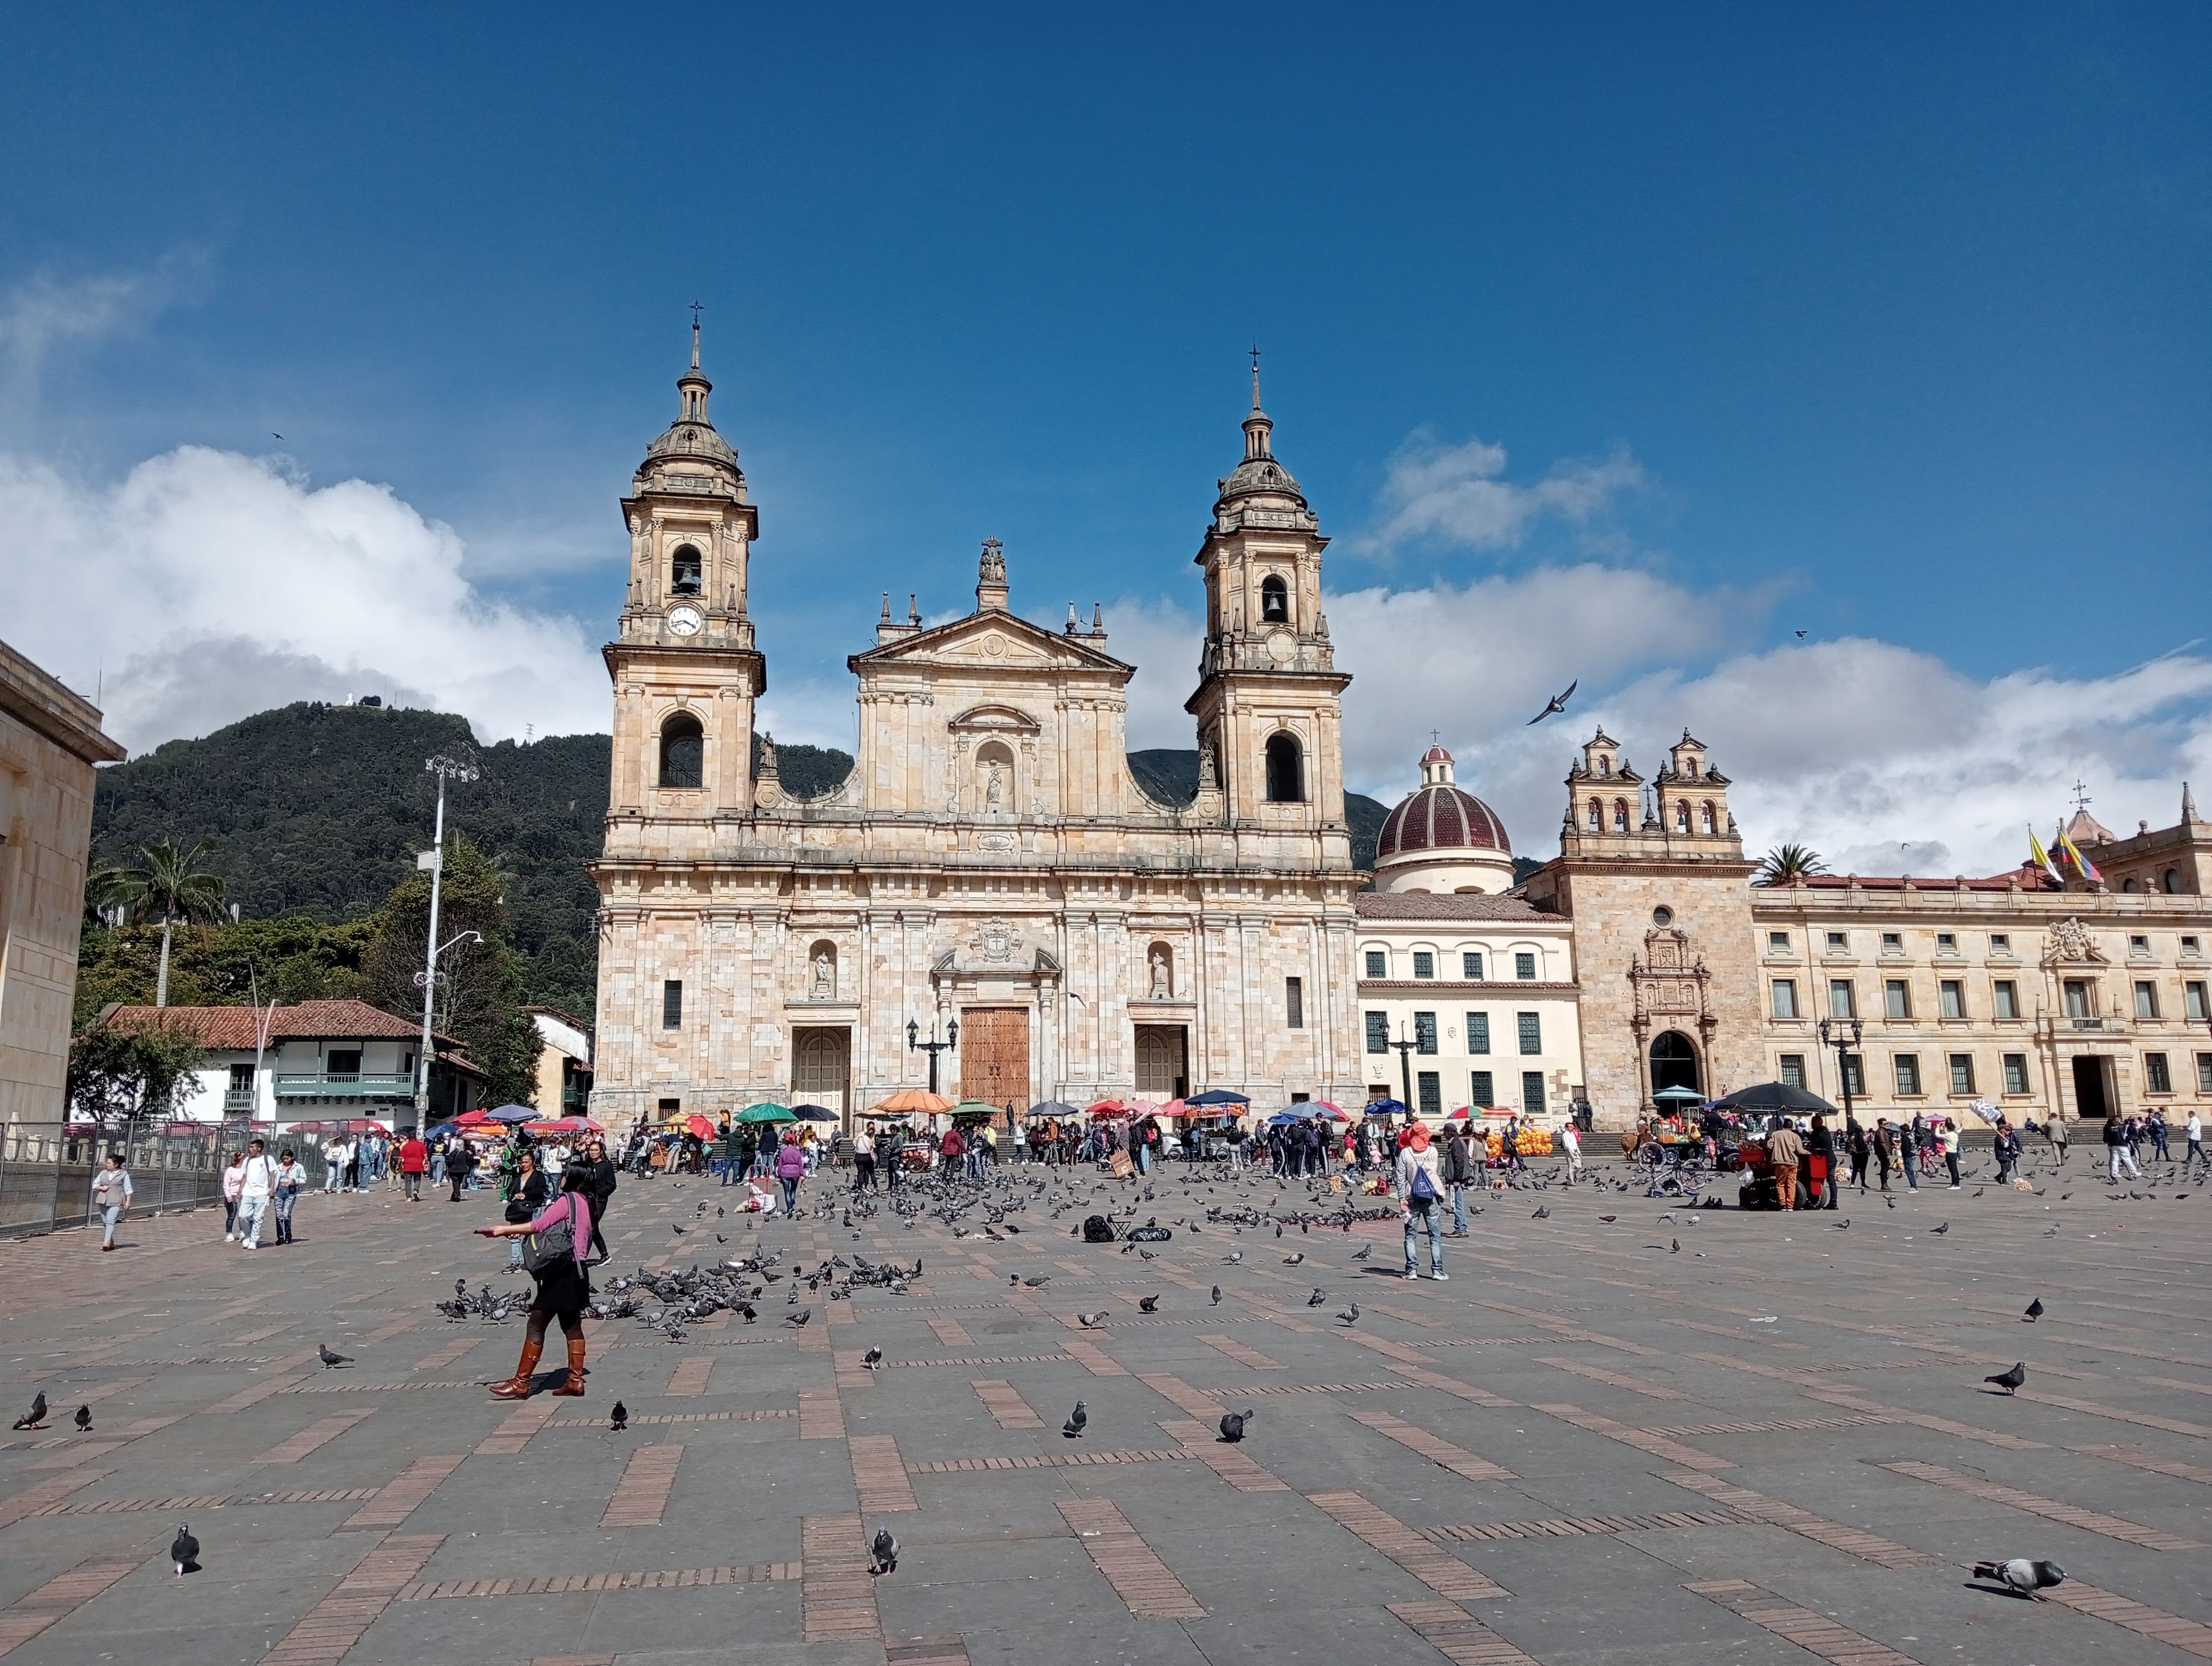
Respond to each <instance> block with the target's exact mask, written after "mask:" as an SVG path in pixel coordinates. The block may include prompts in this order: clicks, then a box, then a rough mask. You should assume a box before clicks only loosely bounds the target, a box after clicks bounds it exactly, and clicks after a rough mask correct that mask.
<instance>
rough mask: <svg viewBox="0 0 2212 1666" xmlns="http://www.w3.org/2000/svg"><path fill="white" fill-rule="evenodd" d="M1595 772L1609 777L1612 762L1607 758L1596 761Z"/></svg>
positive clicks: (1611, 771)
mask: <svg viewBox="0 0 2212 1666" xmlns="http://www.w3.org/2000/svg"><path fill="white" fill-rule="evenodd" d="M1597 772H1598V774H1600V775H1611V774H1612V773H1613V760H1612V759H1611V758H1609V757H1601V758H1600V759H1598V761H1597Z"/></svg>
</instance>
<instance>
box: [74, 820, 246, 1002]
mask: <svg viewBox="0 0 2212 1666" xmlns="http://www.w3.org/2000/svg"><path fill="white" fill-rule="evenodd" d="M214 848H215V844H214V842H213V841H212V840H208V839H202V840H201V841H200V842H198V843H197V844H196V845H194V846H193V847H192V848H191V849H190V850H179V849H178V848H177V847H176V846H175V845H173V844H172V843H171V842H169V841H168V840H167V839H164V840H162V841H161V843H159V844H156V845H148V846H147V847H146V848H143V849H142V850H141V851H140V852H139V853H138V854H139V858H140V861H139V865H138V866H136V867H111V868H106V869H103V870H102V871H101V872H100V873H95V874H94V875H93V876H92V880H91V883H90V884H89V885H88V886H87V887H86V889H87V891H88V893H89V894H90V895H92V896H93V897H96V898H97V899H98V900H99V901H100V902H101V903H110V904H114V905H118V906H119V907H120V908H121V909H122V910H123V913H124V917H125V918H126V919H129V920H133V921H144V920H150V919H152V918H153V917H154V916H155V915H157V914H158V915H160V916H161V971H160V973H159V974H158V975H157V976H155V981H154V1005H155V1006H167V1005H168V1004H169V940H170V939H171V937H172V936H173V934H174V933H175V931H176V927H177V921H179V920H185V921H191V920H214V919H217V918H219V917H220V916H221V915H222V879H221V878H220V877H219V876H218V875H216V874H214V873H210V872H209V871H208V870H207V869H205V868H204V867H202V866H200V862H201V860H202V859H203V858H204V857H205V856H206V854H208V853H209V852H210V851H211V850H213V849H214Z"/></svg>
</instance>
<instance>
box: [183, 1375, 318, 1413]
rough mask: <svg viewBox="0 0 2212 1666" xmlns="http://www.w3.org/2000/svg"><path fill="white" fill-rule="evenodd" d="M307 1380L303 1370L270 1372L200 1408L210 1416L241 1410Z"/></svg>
mask: <svg viewBox="0 0 2212 1666" xmlns="http://www.w3.org/2000/svg"><path fill="white" fill-rule="evenodd" d="M306 1381H307V1376H306V1374H305V1373H304V1372H302V1373H301V1374H299V1375H297V1376H290V1377H288V1376H285V1375H283V1373H281V1372H276V1373H272V1374H270V1376H268V1377H264V1378H262V1379H261V1381H260V1382H258V1383H249V1384H247V1385H246V1387H245V1388H242V1389H240V1390H239V1391H238V1392H237V1393H236V1394H234V1395H229V1396H228V1397H227V1398H224V1399H222V1400H218V1401H216V1402H215V1404H214V1405H212V1406H203V1407H201V1408H200V1410H201V1411H202V1412H203V1413H204V1414H208V1415H210V1416H222V1415H223V1414H226V1413H230V1412H242V1411H245V1410H246V1409H247V1408H250V1407H254V1406H258V1405H259V1404H260V1403H261V1402H263V1401H264V1400H266V1399H267V1398H269V1396H270V1395H272V1394H281V1393H283V1391H284V1390H285V1389H289V1388H293V1387H295V1386H296V1385H297V1384H299V1383H304V1382H306Z"/></svg>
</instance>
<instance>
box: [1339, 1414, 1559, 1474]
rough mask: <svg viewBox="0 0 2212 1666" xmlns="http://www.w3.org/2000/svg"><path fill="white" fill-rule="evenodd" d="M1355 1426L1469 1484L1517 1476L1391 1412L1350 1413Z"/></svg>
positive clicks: (1501, 1466)
mask: <svg viewBox="0 0 2212 1666" xmlns="http://www.w3.org/2000/svg"><path fill="white" fill-rule="evenodd" d="M1346 1415H1347V1416H1349V1417H1350V1418H1351V1419H1352V1421H1353V1422H1355V1423H1362V1424H1364V1425H1366V1426H1367V1427H1369V1428H1370V1429H1372V1430H1374V1431H1375V1432H1376V1433H1377V1434H1379V1435H1387V1436H1389V1438H1391V1439H1392V1440H1395V1441H1396V1442H1397V1443H1398V1444H1400V1445H1401V1446H1403V1447H1405V1448H1407V1450H1410V1451H1415V1452H1419V1454H1420V1455H1421V1456H1423V1457H1425V1458H1427V1459H1428V1460H1429V1461H1430V1462H1432V1463H1440V1464H1442V1465H1443V1467H1444V1468H1447V1469H1449V1470H1450V1471H1451V1472H1452V1474H1455V1475H1462V1476H1464V1477H1466V1478H1467V1479H1468V1481H1514V1480H1516V1479H1518V1478H1517V1477H1516V1475H1515V1474H1514V1473H1513V1472H1512V1471H1511V1470H1510V1469H1508V1468H1504V1466H1503V1465H1500V1464H1496V1463H1492V1462H1491V1461H1490V1460H1489V1459H1488V1458H1482V1457H1477V1456H1475V1455H1474V1453H1473V1452H1470V1451H1468V1450H1467V1449H1466V1448H1464V1447H1462V1446H1455V1445H1453V1444H1451V1442H1449V1440H1445V1439H1443V1438H1440V1437H1438V1436H1436V1435H1432V1434H1431V1433H1430V1432H1428V1431H1427V1430H1426V1429H1422V1428H1418V1427H1416V1426H1414V1425H1413V1424H1411V1423H1405V1422H1401V1421H1400V1420H1398V1419H1396V1418H1395V1417H1393V1416H1391V1415H1390V1414H1389V1413H1388V1412H1366V1411H1355V1412H1350V1413H1347V1414H1346Z"/></svg>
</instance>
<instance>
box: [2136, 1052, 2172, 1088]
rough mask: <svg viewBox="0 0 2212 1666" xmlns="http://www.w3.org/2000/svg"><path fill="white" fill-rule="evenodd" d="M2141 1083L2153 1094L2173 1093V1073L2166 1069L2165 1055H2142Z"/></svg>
mask: <svg viewBox="0 0 2212 1666" xmlns="http://www.w3.org/2000/svg"><path fill="white" fill-rule="evenodd" d="M2143 1082H2144V1084H2145V1085H2147V1086H2148V1088H2149V1089H2150V1091H2152V1092H2153V1093H2171V1092H2172V1091H2173V1073H2172V1071H2171V1070H2169V1069H2167V1068H2166V1055H2165V1054H2163V1053H2146V1054H2144V1055H2143Z"/></svg>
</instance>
